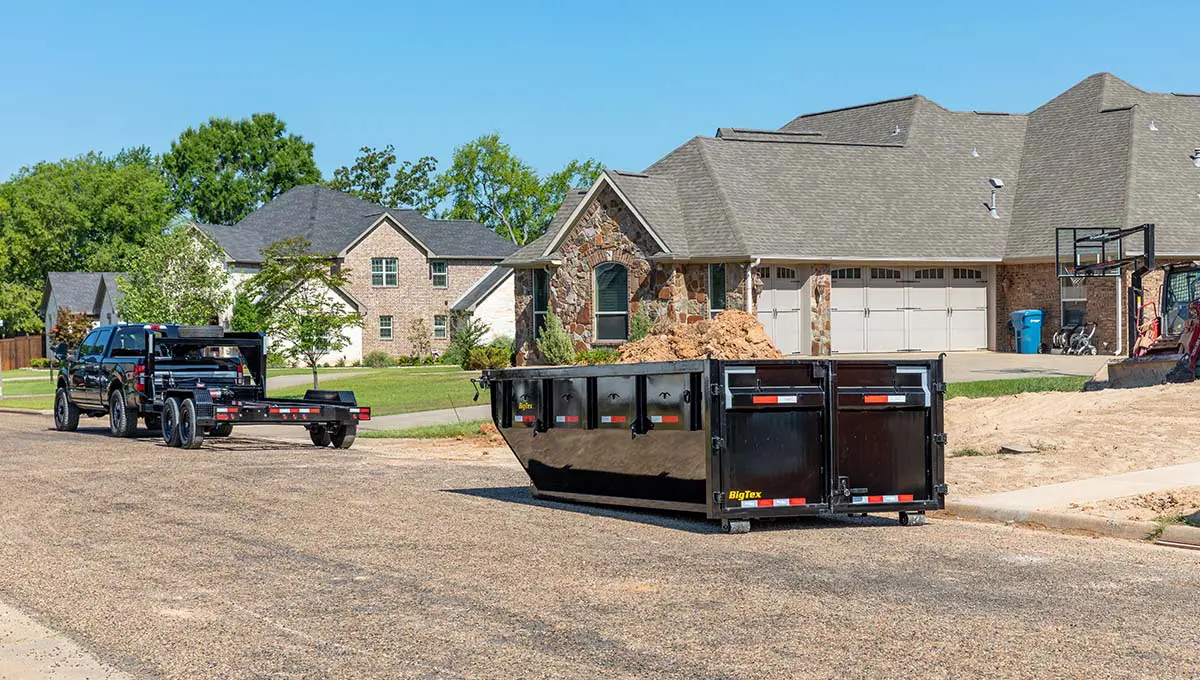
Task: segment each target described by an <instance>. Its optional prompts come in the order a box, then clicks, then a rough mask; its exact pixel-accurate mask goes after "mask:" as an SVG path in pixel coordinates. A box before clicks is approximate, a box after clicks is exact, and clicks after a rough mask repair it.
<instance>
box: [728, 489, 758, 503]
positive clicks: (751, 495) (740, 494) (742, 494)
mask: <svg viewBox="0 0 1200 680" xmlns="http://www.w3.org/2000/svg"><path fill="white" fill-rule="evenodd" d="M755 498H762V492H761V491H730V492H729V500H731V501H750V500H754V499H755Z"/></svg>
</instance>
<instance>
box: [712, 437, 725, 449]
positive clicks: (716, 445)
mask: <svg viewBox="0 0 1200 680" xmlns="http://www.w3.org/2000/svg"><path fill="white" fill-rule="evenodd" d="M712 448H713V451H721V450H724V448H725V440H724V439H721V438H720V437H713V438H712Z"/></svg>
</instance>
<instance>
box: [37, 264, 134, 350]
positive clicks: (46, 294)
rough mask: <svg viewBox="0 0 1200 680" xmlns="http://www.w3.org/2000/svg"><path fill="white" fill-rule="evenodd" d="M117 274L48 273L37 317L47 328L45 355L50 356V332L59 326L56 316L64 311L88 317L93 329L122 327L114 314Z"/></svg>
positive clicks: (115, 313) (119, 295) (116, 298)
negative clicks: (102, 326)
mask: <svg viewBox="0 0 1200 680" xmlns="http://www.w3.org/2000/svg"><path fill="white" fill-rule="evenodd" d="M119 275H120V272H49V273H48V274H46V283H45V284H44V285H43V286H42V302H41V304H40V305H39V306H38V313H39V314H40V315H41V317H42V321H43V322H45V324H46V355H45V356H50V355H51V352H50V329H52V328H54V326H55V324H57V323H58V312H59V310H60V309H65V310H67V311H68V312H72V313H75V314H87V315H88V316H89V317H91V318H92V323H93V324H95V325H103V324H110V323H121V316H120V314H118V313H117V300H119V299H121V293H120V291H119V290H117V277H118V276H119Z"/></svg>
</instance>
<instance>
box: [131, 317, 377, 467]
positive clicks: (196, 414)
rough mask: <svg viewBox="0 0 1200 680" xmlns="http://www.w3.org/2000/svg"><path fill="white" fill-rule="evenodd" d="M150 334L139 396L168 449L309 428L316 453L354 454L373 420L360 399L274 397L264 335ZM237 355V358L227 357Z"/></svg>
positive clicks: (192, 330)
mask: <svg viewBox="0 0 1200 680" xmlns="http://www.w3.org/2000/svg"><path fill="white" fill-rule="evenodd" d="M166 329H167V327H166V326H146V330H147V331H148V337H147V342H146V353H145V358H144V364H143V366H144V370H142V371H139V372H140V373H141V375H138V376H137V378H138V383H137V385H136V389H137V391H138V392H142V393H143V399H144V404H143V406H142V409H143V412H146V413H151V414H157V415H159V418H160V422H161V424H162V434H163V440H164V441H165V442H166V443H167V445H168V446H178V447H182V448H189V449H194V448H199V447H200V445H201V444H202V443H203V442H204V438H205V436H210V437H227V436H229V434H230V433H231V432H232V431H233V426H234V425H250V424H259V425H261V424H278V425H301V426H303V427H304V428H305V429H307V430H308V432H309V437H310V439H312V442H313V444H314V445H316V446H320V447H326V446H330V445H332V446H333V447H334V448H340V449H348V448H350V447H351V446H352V445H353V444H354V439H355V436H356V434H357V431H358V423H359V422H362V421H366V420H370V419H371V409H370V408H369V407H365V406H361V407H360V406H359V405H358V403H357V401H356V400H355V398H354V393H353V392H345V391H330V390H308V391H306V392H305V395H304V398H303V399H274V398H268V397H267V394H266V391H267V389H266V384H267V359H266V356H267V351H266V339H265V338H264V336H263V334H262V333H233V332H225V331H222V330H221V329H220V328H219V327H217V328H214V327H205V326H200V327H178V330H177V336H176V337H170V336H168V335H166ZM225 354H233V355H235V356H229V357H226V356H223V355H225Z"/></svg>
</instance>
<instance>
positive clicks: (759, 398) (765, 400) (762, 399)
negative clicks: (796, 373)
mask: <svg viewBox="0 0 1200 680" xmlns="http://www.w3.org/2000/svg"><path fill="white" fill-rule="evenodd" d="M750 403H752V404H795V403H796V395H794V394H758V395H755V396H754V397H752V398H751V399H750Z"/></svg>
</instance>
